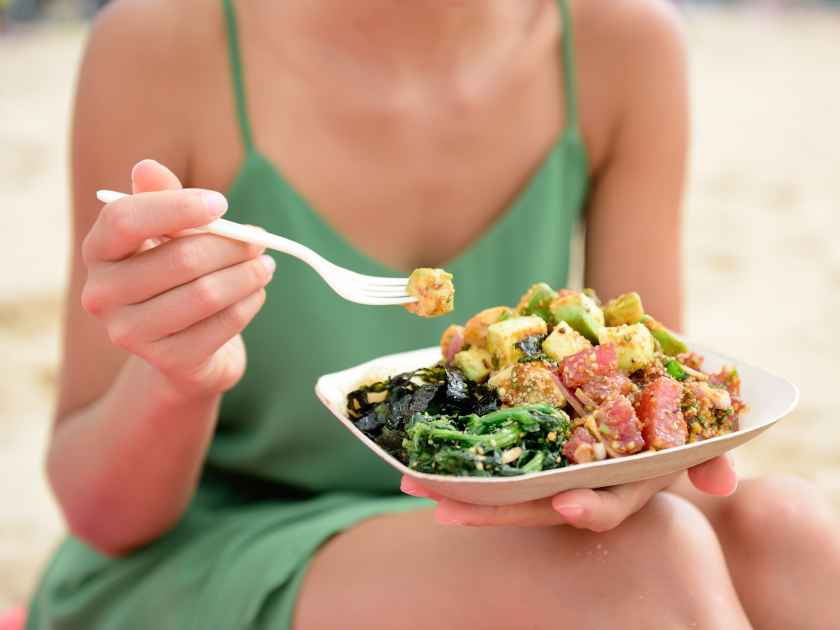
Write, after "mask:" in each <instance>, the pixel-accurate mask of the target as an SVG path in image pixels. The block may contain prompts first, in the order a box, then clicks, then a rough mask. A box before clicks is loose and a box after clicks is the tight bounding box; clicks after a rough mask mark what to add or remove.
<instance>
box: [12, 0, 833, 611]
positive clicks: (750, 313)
mask: <svg viewBox="0 0 840 630" xmlns="http://www.w3.org/2000/svg"><path fill="white" fill-rule="evenodd" d="M687 23H688V32H689V38H690V42H691V48H692V53H693V59H692V66H693V79H692V80H693V97H694V105H695V121H696V131H695V150H694V159H693V166H692V174H691V183H690V189H689V195H688V203H687V221H686V226H685V234H686V246H687V247H686V258H687V270H688V271H687V273H688V277H687V280H688V297H689V301H688V332H689V334H690V335H691V336H692V337H694V338H695V339H697V340H701V341H704V342H708V343H709V344H712V345H714V346H715V347H718V348H721V349H725V350H726V351H727V352H728V353H729V354H732V355H735V356H741V357H746V358H748V360H750V361H751V362H752V363H757V364H760V365H763V366H765V367H767V368H770V369H771V370H774V371H776V372H778V373H780V374H782V375H784V376H786V377H788V378H790V379H791V380H793V381H794V382H796V383H798V384H799V385H800V387H801V390H802V402H801V404H800V406H799V409H798V410H797V411H796V413H795V414H794V415H793V416H791V417H789V418H788V419H787V420H785V421H784V422H783V423H781V424H780V425H779V426H778V427H777V428H775V429H774V430H773V431H771V432H769V434H767V435H766V436H765V437H763V438H761V439H759V440H757V441H756V442H754V443H752V444H751V445H749V446H748V447H746V448H745V449H743V450H742V452H741V464H740V467H741V470H742V471H743V472H748V473H766V472H772V471H785V472H790V473H797V474H800V475H803V476H805V477H808V478H810V479H813V480H814V481H816V482H817V483H818V484H819V485H820V486H821V487H822V488H823V489H824V490H825V491H826V492H828V493H830V494H831V496H832V497H833V500H834V502H835V504H837V505H838V507H840V429H838V428H837V423H838V422H840V403H838V402H837V396H836V392H837V387H838V385H837V382H836V379H837V377H838V375H840V374H838V371H837V369H836V363H835V362H836V357H837V356H840V335H838V334H837V333H836V332H835V331H837V330H838V327H837V323H836V322H837V313H840V248H838V246H837V245H836V235H837V232H838V229H837V228H838V227H840V218H838V210H840V207H838V206H840V149H838V147H837V145H838V142H840V83H838V81H837V77H838V75H837V72H838V66H837V62H838V59H839V58H840V57H838V54H840V53H838V47H837V46H838V45H837V41H838V38H840V12H837V11H835V12H834V13H831V12H828V11H825V10H823V11H819V10H801V11H794V12H784V13H781V12H773V11H769V12H768V11H755V10H734V9H728V10H727V9H713V8H704V9H697V8H693V9H691V10H690V11H689V12H688V14H687ZM84 34H85V31H84V29H83V27H81V26H75V25H72V24H70V25H68V23H64V24H62V25H56V24H53V25H51V26H41V27H36V28H34V29H31V28H30V29H27V30H24V31H20V30H18V31H15V32H13V33H10V34H6V35H1V36H0V356H2V361H0V501H1V502H0V608H2V607H3V606H6V605H9V604H12V603H16V602H20V601H23V600H24V599H25V597H26V595H27V593H28V592H29V591H30V589H31V588H32V586H33V583H34V580H35V579H36V576H37V573H38V571H39V570H40V568H41V567H42V566H43V563H44V561H45V560H46V558H47V556H48V554H49V552H50V550H51V549H52V548H53V546H54V545H55V544H56V542H57V541H58V539H59V537H60V535H61V532H62V525H61V520H60V516H59V514H58V511H57V510H56V508H55V506H54V504H53V502H52V500H51V498H50V496H49V493H48V490H47V486H46V484H45V482H44V479H43V475H42V465H41V461H42V454H43V450H44V446H45V440H46V435H47V429H48V424H49V422H50V414H51V406H52V395H53V391H54V386H55V380H56V361H57V356H58V344H59V318H60V312H61V302H62V294H63V288H62V287H63V284H64V280H65V273H66V270H65V261H66V260H67V251H68V229H69V228H68V214H69V211H68V205H67V168H66V167H67V159H66V154H67V126H68V118H69V108H70V102H71V95H72V87H73V81H74V75H75V72H76V65H77V61H78V59H79V55H80V52H81V46H82V44H83V39H84Z"/></svg>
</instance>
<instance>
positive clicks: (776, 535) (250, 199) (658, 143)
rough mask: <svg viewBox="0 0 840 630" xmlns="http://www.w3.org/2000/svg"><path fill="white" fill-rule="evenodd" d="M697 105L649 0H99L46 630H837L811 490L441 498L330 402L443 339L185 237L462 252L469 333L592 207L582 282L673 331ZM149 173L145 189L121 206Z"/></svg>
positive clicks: (837, 558) (78, 130)
mask: <svg viewBox="0 0 840 630" xmlns="http://www.w3.org/2000/svg"><path fill="white" fill-rule="evenodd" d="M686 101H687V99H686V88H685V68H684V52H683V46H682V43H681V38H680V35H679V31H678V28H677V26H676V24H675V20H674V18H673V16H672V14H671V13H670V12H669V10H668V9H667V7H666V6H664V5H662V4H660V3H657V2H650V1H646V0H621V1H616V2H609V3H606V2H604V3H591V2H590V3H585V2H574V1H573V2H571V3H568V4H567V3H566V2H554V1H550V0H528V1H524V0H523V1H520V2H505V1H503V0H485V1H482V2H476V1H472V0H467V1H461V2H454V1H443V0H438V1H432V0H418V1H416V2H410V3H409V2H394V1H393V0H356V1H355V2H353V3H347V2H343V1H340V0H305V1H304V0H284V2H276V3H274V2H251V3H237V4H236V6H234V4H233V2H232V1H230V0H225V1H222V2H219V3H206V2H199V1H198V0H193V1H192V2H180V3H168V2H163V1H162V0H159V1H151V0H145V1H143V2H140V1H139V0H134V1H131V0H123V1H122V2H118V3H116V4H115V5H114V6H112V7H110V8H109V9H108V10H106V12H105V14H104V15H103V16H102V17H101V18H100V20H99V22H98V23H97V25H96V28H95V29H94V33H93V36H92V38H91V42H90V45H89V48H88V51H87V54H86V57H85V61H84V64H83V68H82V72H81V77H80V82H79V90H78V96H77V106H76V116H75V122H74V130H75V131H74V143H73V145H74V155H73V164H74V168H73V182H74V203H75V206H74V207H75V250H74V251H75V257H74V260H73V271H72V277H71V283H70V299H69V307H68V315H67V333H66V344H65V364H64V370H63V378H62V387H61V396H60V402H59V408H58V413H57V418H58V419H57V422H56V426H55V430H54V432H53V437H52V442H51V445H50V449H49V454H48V463H47V468H48V474H49V477H50V480H51V483H52V486H53V488H54V491H55V493H56V496H57V497H58V500H59V502H60V504H61V506H62V509H63V511H64V514H65V516H66V519H67V521H68V524H69V527H70V530H71V532H72V533H73V534H74V536H73V537H71V538H70V539H69V540H68V541H67V542H65V544H64V545H63V546H62V547H61V549H60V550H59V551H58V553H57V555H56V557H55V558H54V560H53V562H52V563H51V565H50V567H49V569H48V571H47V573H46V575H45V577H44V579H43V582H42V584H41V587H40V588H39V591H38V593H37V595H36V598H35V600H34V603H33V607H32V612H31V616H30V621H29V626H28V627H29V628H30V629H32V630H35V629H41V628H109V627H120V628H163V629H166V628H184V627H196V628H225V629H228V628H285V627H289V626H292V625H293V626H294V627H295V628H298V629H303V630H306V629H312V628H319V629H320V628H357V627H358V628H428V627H443V628H461V627H480V628H505V629H508V628H524V627H529V628H530V627H534V628H553V627H560V626H561V625H564V626H565V625H566V624H568V625H570V626H571V627H592V628H603V627H612V626H614V625H616V624H619V623H620V624H621V626H622V627H627V628H650V627H657V628H672V627H673V628H685V627H695V628H728V629H729V628H732V629H737V628H749V627H751V626H755V627H760V628H774V627H779V628H791V627H796V628H826V627H829V625H830V617H829V615H830V611H829V610H828V609H827V606H826V602H828V601H830V598H829V595H830V594H831V593H832V592H834V590H835V589H836V586H837V584H838V579H840V548H838V541H837V539H836V537H835V536H834V535H833V533H832V528H836V521H834V520H833V516H832V515H831V514H830V513H829V509H828V508H827V507H826V504H825V502H824V501H823V500H822V499H821V498H819V497H818V496H817V495H816V494H815V493H814V492H813V491H812V490H811V489H810V488H808V487H807V486H806V485H805V484H804V483H802V482H798V481H793V480H787V481H768V480H764V481H747V482H743V483H742V484H741V487H740V489H739V490H738V491H737V492H735V493H734V494H733V495H732V496H731V497H729V498H726V499H722V498H714V497H713V496H709V495H727V494H730V493H731V492H732V491H733V490H734V486H735V481H734V473H733V472H732V469H731V467H730V465H729V463H728V462H727V461H726V460H723V459H721V460H716V461H714V462H711V463H709V464H706V465H704V466H702V467H698V468H696V469H694V470H693V471H692V472H691V473H690V477H691V480H692V481H693V484H694V486H695V487H696V488H699V489H700V490H702V491H705V492H706V493H707V495H702V494H700V492H699V491H697V490H696V489H691V488H690V486H689V484H687V482H685V481H681V482H679V483H681V484H682V485H679V483H678V482H677V478H676V476H674V477H668V478H664V479H657V480H652V481H649V482H642V483H638V484H632V485H628V486H623V487H619V488H615V489H611V490H605V491H597V492H593V491H573V492H568V493H564V494H562V495H558V496H557V497H553V498H552V499H550V500H546V501H539V502H534V503H531V504H526V505H521V506H516V507H511V508H500V509H491V508H481V507H476V506H468V505H462V504H456V503H453V502H449V501H440V502H439V503H438V506H437V508H436V511H432V510H431V509H429V505H430V504H429V503H428V502H427V501H421V500H419V499H416V498H411V497H406V496H402V497H401V496H398V495H397V485H398V483H399V480H398V479H396V478H395V477H394V474H393V472H392V471H390V470H389V469H387V468H386V467H385V466H384V465H383V464H381V463H379V462H377V461H376V458H373V457H370V456H369V453H368V452H366V450H365V449H364V448H363V447H361V446H360V445H359V444H358V443H357V442H355V441H354V438H352V436H350V435H348V434H347V433H346V431H344V429H343V428H341V427H340V426H339V425H338V423H336V422H335V421H334V420H332V419H330V418H329V417H328V415H327V414H326V413H325V412H324V411H323V410H322V409H320V408H319V405H318V403H317V401H316V400H315V399H314V397H313V395H312V393H311V387H312V383H313V382H314V380H315V377H316V376H317V375H318V374H321V373H324V372H327V371H332V370H334V369H337V368H341V367H345V366H348V365H352V364H354V363H357V362H359V361H361V360H364V359H368V358H370V357H374V356H378V355H381V354H384V353H387V352H394V351H398V350H404V349H409V348H415V347H419V346H422V345H428V344H430V343H434V342H435V341H436V339H437V336H438V335H439V333H440V331H441V330H442V328H443V327H444V326H445V325H446V322H438V321H435V320H432V321H419V320H417V318H413V317H411V316H409V315H407V314H406V313H405V312H404V311H402V310H401V309H388V308H369V307H361V306H358V305H352V304H349V303H345V302H343V301H341V300H339V299H338V298H336V296H335V295H333V294H332V293H331V291H330V290H329V289H328V288H327V287H326V286H325V285H324V284H323V283H322V282H321V281H320V280H319V279H318V278H317V277H316V276H315V274H314V273H313V272H312V271H311V270H309V269H308V268H306V267H304V266H303V265H302V264H300V263H298V262H297V261H294V260H290V259H288V258H278V259H276V262H275V259H273V258H269V257H266V256H265V255H264V254H263V252H262V251H260V250H259V249H257V248H254V247H250V246H246V245H242V244H239V243H234V242H231V241H226V240H224V239H221V238H218V237H214V236H210V235H190V236H185V237H181V238H175V239H168V238H166V236H167V235H172V234H175V233H177V232H179V231H180V230H183V229H186V228H190V227H193V226H197V225H201V224H204V223H206V222H208V221H209V220H211V219H213V218H215V217H218V216H220V215H221V214H222V213H223V212H225V210H226V208H227V207H228V204H229V206H230V209H229V210H227V214H226V216H227V217H228V218H231V219H234V220H238V221H245V222H250V223H254V224H257V225H261V226H264V227H265V228H267V229H269V230H271V231H273V232H279V233H282V234H285V235H287V236H289V237H290V238H293V239H296V240H299V241H301V242H304V243H305V244H307V245H309V246H311V247H313V248H314V249H316V250H318V251H320V252H322V253H323V254H325V255H326V256H328V257H329V258H330V259H332V260H334V261H335V262H336V263H338V264H341V265H344V266H347V267H350V268H352V269H354V270H356V271H359V272H362V273H374V274H377V275H396V274H404V273H405V272H406V271H407V270H410V269H412V268H414V267H417V266H420V265H433V266H439V265H442V266H445V267H446V268H447V269H448V270H449V271H451V272H453V273H454V274H455V277H456V280H457V283H458V300H457V302H458V308H457V310H456V312H455V313H454V314H453V319H454V320H463V319H465V316H466V315H468V314H470V313H472V312H475V311H477V310H479V309H480V308H483V307H485V306H487V305H489V304H497V303H510V302H512V301H514V299H515V298H516V296H518V295H519V294H520V293H521V292H522V291H523V290H524V288H526V287H527V286H528V285H529V284H530V283H531V282H533V281H534V280H537V279H539V280H545V281H547V282H549V283H550V284H552V285H554V286H562V285H563V284H564V283H565V281H566V275H567V267H568V248H569V242H570V239H571V235H572V230H573V228H574V225H575V224H576V222H577V221H578V219H579V218H581V217H582V218H584V219H585V221H586V227H587V245H588V247H587V261H586V281H587V284H588V285H590V286H593V287H594V288H595V289H597V290H598V291H599V292H600V293H601V294H602V295H605V296H611V295H615V294H618V293H620V292H622V291H625V290H628V289H635V290H638V291H640V293H642V295H644V296H645V302H646V305H647V306H648V308H649V310H650V311H651V312H653V313H656V314H657V316H658V317H661V318H662V319H664V320H665V321H667V322H670V323H671V324H672V325H674V326H678V325H679V322H680V314H681V307H680V304H681V285H680V242H679V213H678V207H679V205H680V199H681V195H682V185H683V177H684V165H685V154H686V149H687V139H686V136H687V127H688V120H687V104H686ZM147 155H153V156H155V157H156V159H157V160H159V162H153V161H150V160H144V161H140V162H139V163H138V160H139V159H140V158H141V157H144V156H147ZM162 164H166V165H167V167H168V168H167V167H164V166H162ZM129 170H131V173H132V178H131V185H132V191H133V192H134V193H135V194H134V195H133V196H132V197H130V198H128V199H125V200H122V201H118V202H116V203H113V204H109V205H107V206H105V207H104V208H100V206H99V205H98V204H97V203H96V202H95V199H94V191H95V190H96V189H97V188H116V189H120V188H122V187H123V186H124V185H125V182H124V177H125V174H126V173H127V172H129ZM182 184H183V185H185V186H200V187H201V190H198V189H192V190H183V189H182ZM214 190H221V191H225V192H226V196H227V199H225V198H224V197H222V196H221V195H219V194H218V193H215V192H212V191H214ZM275 267H276V271H275ZM272 278H273V281H272ZM266 298H267V301H266ZM240 332H241V333H242V334H241V335H240ZM243 339H244V342H243ZM246 347H247V358H248V369H247V371H246V369H245V365H246V352H245V349H246ZM223 392H226V393H225V396H224V398H222V396H221V395H222V393H223ZM675 483H677V485H676V486H675V485H674V484H675ZM669 487H670V488H671V489H672V491H671V492H661V491H663V490H665V489H667V488H669ZM403 488H404V490H405V491H406V493H407V494H415V495H424V494H428V493H427V492H425V490H424V489H423V488H421V487H418V486H416V485H413V484H411V483H410V482H408V481H404V485H403ZM432 498H434V497H432ZM443 524H448V525H449V526H442V525H443ZM458 524H462V525H473V526H482V525H483V526H486V527H482V528H474V527H464V526H458ZM339 533H340V535H338V534H339ZM780 541H781V544H780ZM778 567H783V568H784V571H783V572H782V571H779V570H777V568H778ZM790 584H796V585H798V588H797V590H796V591H795V592H792V590H791V589H790V587H789V585H790Z"/></svg>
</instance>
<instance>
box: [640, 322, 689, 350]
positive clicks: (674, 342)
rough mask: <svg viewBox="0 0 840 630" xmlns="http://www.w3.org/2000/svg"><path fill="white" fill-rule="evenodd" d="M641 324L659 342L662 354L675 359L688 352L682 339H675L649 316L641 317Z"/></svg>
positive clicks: (674, 336)
mask: <svg viewBox="0 0 840 630" xmlns="http://www.w3.org/2000/svg"><path fill="white" fill-rule="evenodd" d="M641 321H642V323H643V324H644V325H645V326H647V329H648V330H649V331H650V334H652V335H653V337H654V339H656V340H657V341H658V342H659V345H660V347H661V348H662V352H664V353H665V354H667V355H668V356H669V357H675V356H677V355H678V354H682V353H683V352H688V346H686V345H685V343H683V341H682V339H680V338H679V337H677V336H676V335H675V334H674V333H673V332H671V331H670V330H668V329H667V328H666V327H665V326H664V325H663V324H661V323H659V322H658V321H656V320H655V319H653V317H651V316H650V315H645V316H643V317H642V320H641Z"/></svg>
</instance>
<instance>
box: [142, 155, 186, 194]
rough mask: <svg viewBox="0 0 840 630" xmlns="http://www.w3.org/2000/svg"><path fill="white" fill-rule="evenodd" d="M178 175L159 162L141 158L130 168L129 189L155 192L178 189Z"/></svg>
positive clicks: (179, 183)
mask: <svg viewBox="0 0 840 630" xmlns="http://www.w3.org/2000/svg"><path fill="white" fill-rule="evenodd" d="M181 187H182V186H181V181H180V180H179V179H178V177H177V176H176V175H175V173H173V172H172V171H170V170H169V169H168V168H166V167H165V166H164V165H163V164H161V163H160V162H155V161H154V160H141V161H140V162H137V164H135V165H134V168H133V169H131V191H132V192H135V193H139V192H155V191H158V190H178V189H179V188H181Z"/></svg>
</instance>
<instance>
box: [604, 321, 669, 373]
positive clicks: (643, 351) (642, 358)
mask: <svg viewBox="0 0 840 630" xmlns="http://www.w3.org/2000/svg"><path fill="white" fill-rule="evenodd" d="M598 340H599V341H600V342H601V344H611V345H612V346H613V347H614V348H615V354H616V357H617V358H618V369H619V370H621V371H622V372H624V373H625V374H632V373H633V372H635V371H636V370H640V369H642V368H644V367H647V366H648V365H650V364H651V363H653V359H654V354H655V352H656V348H655V347H654V343H653V336H652V335H651V333H650V331H649V330H648V329H647V328H646V327H645V326H644V325H643V324H632V325H629V326H628V325H627V324H623V325H621V326H606V327H604V328H602V329H601V330H600V332H599V333H598Z"/></svg>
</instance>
